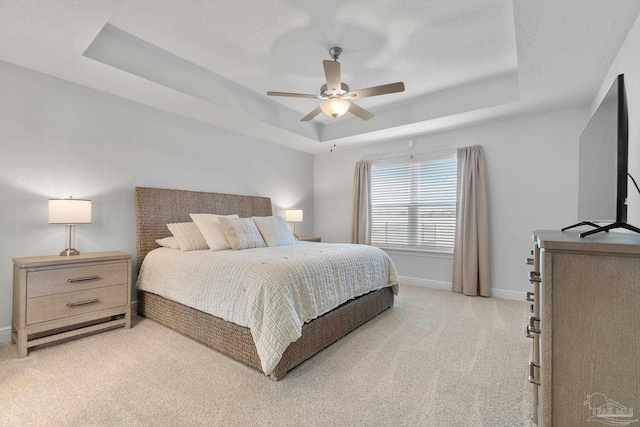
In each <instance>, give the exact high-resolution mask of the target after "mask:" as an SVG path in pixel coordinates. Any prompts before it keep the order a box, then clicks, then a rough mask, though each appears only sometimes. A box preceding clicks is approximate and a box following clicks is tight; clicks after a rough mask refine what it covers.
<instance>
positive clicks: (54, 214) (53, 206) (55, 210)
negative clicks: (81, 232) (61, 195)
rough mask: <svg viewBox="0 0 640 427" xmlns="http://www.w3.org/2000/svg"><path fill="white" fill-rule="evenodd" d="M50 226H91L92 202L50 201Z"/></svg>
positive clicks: (79, 200) (73, 200) (75, 200)
mask: <svg viewBox="0 0 640 427" xmlns="http://www.w3.org/2000/svg"><path fill="white" fill-rule="evenodd" d="M49 224H91V200H81V199H71V198H69V199H49Z"/></svg>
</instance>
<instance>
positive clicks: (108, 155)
mask: <svg viewBox="0 0 640 427" xmlns="http://www.w3.org/2000/svg"><path fill="white" fill-rule="evenodd" d="M0 94H1V95H0V117H1V118H0V208H1V209H0V261H1V262H0V342H1V341H6V340H7V339H8V337H9V335H8V332H9V328H10V325H11V296H12V264H11V259H12V258H13V257H19V256H37V255H53V254H57V253H59V252H60V250H62V249H64V247H66V245H65V234H64V233H65V227H64V226H63V225H49V224H47V199H49V198H57V197H68V196H69V195H73V196H74V197H76V198H86V199H91V200H92V201H93V223H92V224H87V225H78V226H77V227H76V229H77V233H76V247H77V249H79V250H80V251H81V252H92V251H104V250H122V251H126V252H130V253H132V254H134V256H135V211H134V205H133V188H134V187H135V186H151V187H165V188H179V189H189V190H200V191H217V192H224V193H236V194H248V195H261V196H268V197H271V199H272V202H273V209H274V214H275V215H283V216H284V209H285V208H288V207H292V206H297V207H299V208H302V209H304V222H303V223H301V224H297V226H296V231H298V233H299V234H301V235H306V234H311V232H312V229H313V228H312V227H313V196H312V193H313V156H312V155H311V154H307V153H303V152H299V151H296V150H293V149H290V148H286V147H283V146H280V145H277V144H273V143H270V142H265V141H261V140H258V139H253V138H250V137H247V136H243V135H239V134H236V133H233V132H231V131H226V130H223V129H220V128H217V127H214V126H211V125H208V124H205V123H202V122H198V121H195V120H191V119H187V118H184V117H181V116H178V115H175V114H171V113H166V112H163V111H160V110H156V109H153V108H150V107H147V106H143V105H140V104H137V103H134V102H131V101H127V100H124V99H122V98H118V97H115V96H111V95H107V94H104V93H102V92H99V91H95V90H92V89H88V88H85V87H82V86H79V85H75V84H72V83H68V82H65V81H63V80H60V79H57V78H54V77H50V76H46V75H44V74H40V73H37V72H34V71H30V70H27V69H24V68H21V67H18V66H15V65H11V64H8V63H5V62H0Z"/></svg>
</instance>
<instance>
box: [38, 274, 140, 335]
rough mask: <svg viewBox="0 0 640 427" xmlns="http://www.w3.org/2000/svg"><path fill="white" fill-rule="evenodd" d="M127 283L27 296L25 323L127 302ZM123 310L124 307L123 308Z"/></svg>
mask: <svg viewBox="0 0 640 427" xmlns="http://www.w3.org/2000/svg"><path fill="white" fill-rule="evenodd" d="M127 289H128V287H127V283H123V284H121V285H115V286H107V287H103V288H96V289H87V290H83V291H75V292H66V293H63V294H58V295H48V296H43V297H38V298H29V299H28V304H27V325H31V324H34V323H39V322H46V321H48V320H55V319H60V318H63V317H69V316H75V315H77V314H84V313H91V312H94V311H100V310H105V309H108V308H114V307H118V306H123V307H124V306H125V305H126V304H127ZM123 312H124V309H123Z"/></svg>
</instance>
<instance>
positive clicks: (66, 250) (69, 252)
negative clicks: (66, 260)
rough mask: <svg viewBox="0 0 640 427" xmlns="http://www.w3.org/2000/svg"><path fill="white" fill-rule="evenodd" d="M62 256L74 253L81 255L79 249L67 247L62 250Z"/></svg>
mask: <svg viewBox="0 0 640 427" xmlns="http://www.w3.org/2000/svg"><path fill="white" fill-rule="evenodd" d="M60 255H61V256H72V255H80V252H79V251H78V250H77V249H73V248H71V249H69V248H67V249H65V250H64V251H62V252H60Z"/></svg>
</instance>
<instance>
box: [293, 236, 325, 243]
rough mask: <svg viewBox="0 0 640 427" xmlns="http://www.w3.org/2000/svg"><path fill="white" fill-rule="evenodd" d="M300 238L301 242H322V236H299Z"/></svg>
mask: <svg viewBox="0 0 640 427" xmlns="http://www.w3.org/2000/svg"><path fill="white" fill-rule="evenodd" d="M298 240H299V241H301V242H321V241H322V237H313V236H298Z"/></svg>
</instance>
